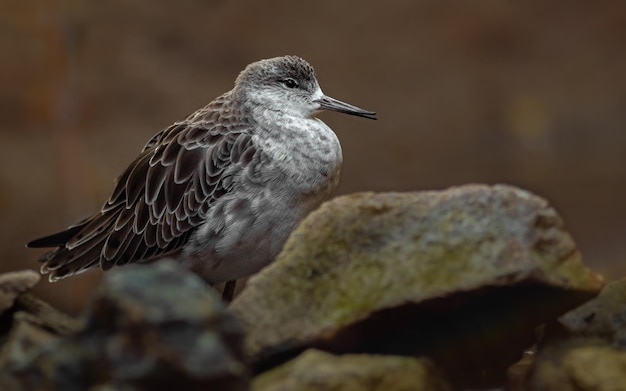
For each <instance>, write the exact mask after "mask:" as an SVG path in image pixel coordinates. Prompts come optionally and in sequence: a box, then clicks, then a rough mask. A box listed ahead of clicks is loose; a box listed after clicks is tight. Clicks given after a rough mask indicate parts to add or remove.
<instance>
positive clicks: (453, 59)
mask: <svg viewBox="0 0 626 391" xmlns="http://www.w3.org/2000/svg"><path fill="white" fill-rule="evenodd" d="M0 5H1V9H0V50H1V53H2V59H1V61H0V85H1V86H2V88H0V120H1V121H0V159H1V160H0V163H1V165H0V186H1V191H0V216H1V217H0V219H1V220H0V222H1V224H0V257H1V258H0V259H1V264H0V269H1V270H3V271H4V270H15V269H23V268H37V267H38V264H37V262H36V258H37V257H38V256H39V254H40V252H39V251H35V250H28V249H25V248H24V243H25V242H27V241H28V240H29V239H32V238H34V237H37V236H40V235H42V234H47V233H51V232H52V231H55V230H59V229H61V228H64V227H66V226H68V225H70V224H71V223H73V222H75V221H76V220H78V219H81V218H83V217H85V216H86V215H87V214H89V213H91V212H94V211H95V210H96V209H97V208H99V207H100V206H101V204H102V203H103V201H104V200H105V199H106V198H107V197H108V195H109V192H110V191H111V190H112V187H113V179H114V178H115V177H116V176H117V175H119V174H120V173H121V171H122V170H123V169H124V168H125V167H126V165H127V164H128V163H129V162H130V161H131V160H132V159H133V158H134V156H135V155H136V154H137V153H138V151H139V150H140V149H141V147H142V146H143V144H144V143H145V142H146V141H147V140H148V139H149V138H150V137H151V136H152V135H153V134H154V133H156V132H157V131H158V130H160V129H161V128H163V127H165V126H167V125H169V124H170V123H171V122H173V121H175V120H179V119H182V118H183V117H184V116H185V115H186V114H188V113H189V112H191V111H193V110H195V109H197V108H199V107H201V106H203V105H204V104H206V103H208V102H209V101H210V100H212V99H213V98H214V97H216V96H217V95H219V94H221V93H222V92H225V91H227V90H229V89H230V88H231V86H232V83H233V80H234V78H235V77H236V75H237V73H238V72H239V71H240V70H241V69H243V67H244V66H245V65H246V64H248V63H249V62H252V61H255V60H258V59H261V58H268V57H273V56H277V55H283V54H298V55H300V56H302V57H304V58H305V59H307V60H309V61H310V62H311V63H312V64H313V65H314V66H315V68H316V70H317V73H318V78H319V80H320V83H321V85H322V88H323V89H324V91H325V92H326V93H327V94H328V95H330V96H333V97H335V98H338V99H342V100H345V101H347V102H350V103H353V104H355V105H358V106H361V107H363V108H367V109H371V110H376V111H377V112H378V113H379V121H377V122H374V121H367V120H363V119H359V118H354V117H346V116H341V115H338V114H331V113H328V114H324V115H323V119H324V121H326V122H327V123H328V124H329V125H330V126H331V127H332V128H333V129H335V130H336V131H337V133H338V135H339V138H340V139H341V141H342V145H343V148H344V159H345V164H344V169H343V176H342V183H341V187H340V189H339V193H349V192H356V191H363V190H374V191H390V190H402V191H403V190H425V189H442V188H446V187H448V186H453V185H460V184H465V183H469V182H486V183H497V182H504V183H510V184H515V185H518V186H521V187H524V188H527V189H529V190H532V191H534V192H537V193H538V194H540V195H543V196H544V197H546V198H547V199H548V200H550V201H551V203H552V204H553V205H555V206H556V208H557V209H558V210H559V211H560V212H561V214H562V215H563V217H564V218H565V221H566V224H567V226H568V227H569V229H570V231H571V232H572V233H573V235H574V237H575V239H576V240H577V242H578V244H579V246H580V248H581V249H582V251H583V255H584V257H585V259H586V262H587V263H588V264H589V265H591V266H592V267H593V268H595V269H596V270H598V271H600V272H602V273H604V274H605V275H606V276H607V278H608V279H614V278H617V277H619V276H623V275H626V205H625V202H626V76H625V74H626V3H624V2H619V1H615V2H613V1H595V2H586V1H571V0H569V1H565V0H562V1H528V2H520V1H513V0H510V1H480V2H476V1H441V0H427V1H419V2H417V1H401V0H396V1H386V2H369V3H367V2H363V1H343V2H336V1H330V0H318V1H316V2H313V3H312V2H293V1H287V0H269V1H264V2H257V1H252V0H247V1H246V0H240V1H201V0H178V1H176V2H165V1H132V0H129V1H121V0H101V1H81V0H73V1H72V0H65V1H58V0H57V1H52V0H32V1H22V0H1V1H0ZM99 277H100V274H99V272H95V273H88V274H84V275H82V276H80V277H78V278H74V279H69V280H64V281H62V282H59V283H56V284H49V283H48V282H47V281H43V282H42V283H40V285H39V288H38V289H39V294H40V295H41V296H43V297H44V298H46V299H47V300H49V301H50V302H52V303H54V304H55V305H57V306H58V307H60V308H62V309H65V310H70V311H77V310H79V309H80V308H81V307H82V305H83V303H84V299H85V297H86V295H87V292H88V290H89V289H92V287H93V286H94V285H95V284H96V283H97V280H98V278H99Z"/></svg>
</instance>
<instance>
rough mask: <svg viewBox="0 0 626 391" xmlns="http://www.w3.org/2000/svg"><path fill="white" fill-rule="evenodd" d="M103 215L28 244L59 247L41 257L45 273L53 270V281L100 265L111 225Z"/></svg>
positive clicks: (34, 246)
mask: <svg viewBox="0 0 626 391" xmlns="http://www.w3.org/2000/svg"><path fill="white" fill-rule="evenodd" d="M99 217H100V218H99ZM101 217H102V216H101V215H100V216H99V215H96V216H93V217H91V218H88V219H86V220H83V221H81V222H80V223H78V224H77V225H74V226H72V227H70V228H68V229H66V230H64V231H61V232H57V233H55V234H52V235H48V236H45V237H42V238H39V239H35V240H33V241H31V242H29V243H28V244H26V246H27V247H30V248H46V247H57V248H56V249H54V250H52V251H49V252H47V253H45V254H44V255H42V256H41V258H39V262H41V264H42V265H41V273H42V274H48V273H49V274H50V276H49V280H50V281H51V282H52V281H56V280H59V279H62V278H65V277H69V276H72V275H75V274H79V273H82V272H84V271H86V270H87V269H89V268H91V267H93V266H96V265H98V264H99V263H100V254H101V252H102V247H103V246H104V244H105V242H106V239H107V235H106V231H107V230H106V228H107V227H106V225H107V223H109V224H110V222H109V221H107V220H106V219H105V221H102V219H101ZM103 223H104V224H103Z"/></svg>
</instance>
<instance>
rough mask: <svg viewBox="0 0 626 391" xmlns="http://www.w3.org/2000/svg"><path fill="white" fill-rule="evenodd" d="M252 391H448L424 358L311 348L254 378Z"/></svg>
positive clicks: (447, 387)
mask: <svg viewBox="0 0 626 391" xmlns="http://www.w3.org/2000/svg"><path fill="white" fill-rule="evenodd" d="M252 389H253V390H254V391H283V390H284V391H286V390H299V391H314V390H317V391H388V390H394V391H421V390H424V391H425V390H429V391H449V390H451V389H452V388H451V387H450V385H449V384H447V383H446V381H445V380H444V379H443V378H442V377H441V375H440V373H439V372H438V370H437V369H436V368H435V366H434V365H433V363H432V362H430V361H429V360H427V359H420V358H411V357H393V356H376V355H366V354H361V355H355V354H348V355H344V356H335V355H333V354H330V353H326V352H322V351H319V350H314V349H310V350H307V351H305V352H304V353H302V354H301V355H299V356H298V357H297V358H295V359H293V360H292V361H290V362H288V363H287V364H284V365H282V366H280V367H277V368H274V369H272V370H271V371H268V372H266V373H263V374H262V375H259V376H257V377H256V378H255V379H254V381H253V383H252Z"/></svg>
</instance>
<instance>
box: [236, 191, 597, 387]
mask: <svg viewBox="0 0 626 391" xmlns="http://www.w3.org/2000/svg"><path fill="white" fill-rule="evenodd" d="M601 287H602V280H601V278H600V277H599V276H597V275H595V274H593V273H591V272H590V271H589V270H588V269H586V268H585V267H584V266H583V264H582V262H581V257H580V253H579V252H578V250H577V248H576V246H575V244H574V242H573V240H572V238H571V237H570V235H569V234H568V233H567V232H566V231H565V229H564V228H563V222H562V220H561V218H560V217H559V216H558V214H557V213H556V212H555V211H554V209H552V208H551V207H550V206H549V205H548V203H547V202H546V201H545V200H544V199H542V198H539V197H537V196H534V195H532V194H531V193H529V192H526V191H523V190H520V189H517V188H514V187H510V186H503V185H498V186H483V185H470V186H463V187H458V188H452V189H449V190H446V191H437V192H435V191H432V192H419V193H383V194H374V193H362V194H353V195H349V196H343V197H339V198H336V199H334V200H332V201H330V202H328V203H326V204H324V205H323V206H322V207H321V208H320V209H319V210H317V211H315V212H313V213H312V214H311V215H309V216H308V217H307V218H306V219H305V221H303V222H302V223H301V224H300V226H299V227H298V228H297V229H296V231H295V232H294V233H293V234H292V235H291V237H290V238H289V240H288V241H287V243H286V244H285V247H284V249H283V251H282V253H281V254H280V255H279V256H278V258H277V260H276V261H275V262H274V263H273V264H271V265H270V266H268V267H267V268H265V269H264V270H262V271H261V272H260V273H259V274H257V275H256V276H254V277H252V278H251V279H250V280H249V283H248V286H247V288H246V289H244V291H243V292H242V293H241V295H240V296H239V297H238V298H236V299H235V300H234V302H233V303H232V304H231V306H230V309H231V310H232V311H233V312H234V313H235V314H236V315H237V316H238V317H239V318H240V319H241V320H242V321H243V323H244V324H245V326H246V328H247V331H248V334H247V337H246V342H245V345H246V346H245V349H246V352H247V354H248V356H249V357H251V359H252V361H253V364H254V366H255V369H256V371H262V370H264V369H267V368H270V367H272V366H275V365H277V364H279V363H281V362H283V361H284V360H286V359H288V358H289V357H293V356H295V355H297V354H298V353H299V352H301V351H302V350H304V349H306V348H310V347H313V348H319V349H323V350H327V351H331V352H336V353H350V352H370V353H384V354H400V355H415V356H421V355H427V356H430V357H432V358H433V359H434V360H435V362H436V363H437V364H438V365H439V366H440V367H441V368H443V369H444V370H446V371H447V373H449V374H454V377H455V379H456V380H457V383H458V384H457V385H459V384H460V386H468V387H470V386H472V387H476V386H483V385H484V384H494V383H499V384H503V383H504V382H505V381H506V368H507V367H508V366H509V365H510V364H512V363H513V362H515V361H516V360H517V359H519V357H520V356H521V354H522V351H523V350H524V348H526V347H528V346H531V345H532V344H533V342H534V341H535V335H534V332H533V330H534V329H535V327H536V326H537V325H538V324H540V323H542V322H544V321H546V320H547V319H553V318H556V317H557V316H558V315H560V314H562V313H564V312H565V311H567V310H568V309H570V308H572V307H574V306H576V305H578V304H580V303H581V302H583V301H585V300H588V299H589V298H591V297H593V296H594V295H595V294H597V292H598V291H599V290H600V288H601ZM460 386H459V387H460Z"/></svg>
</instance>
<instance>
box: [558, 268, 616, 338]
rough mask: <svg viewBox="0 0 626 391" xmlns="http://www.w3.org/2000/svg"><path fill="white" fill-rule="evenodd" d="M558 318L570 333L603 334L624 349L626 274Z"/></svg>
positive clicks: (581, 334) (579, 334)
mask: <svg viewBox="0 0 626 391" xmlns="http://www.w3.org/2000/svg"><path fill="white" fill-rule="evenodd" d="M559 321H560V323H561V324H562V325H563V326H564V327H565V329H566V330H567V331H568V332H569V333H571V334H573V335H577V336H593V337H600V338H604V339H606V340H607V341H610V342H612V343H613V344H614V346H615V347H617V348H619V349H622V350H626V278H623V279H621V280H619V281H615V282H612V283H610V284H608V285H607V286H606V287H604V289H602V291H601V292H600V294H599V295H598V297H596V298H594V299H592V300H590V301H588V302H586V303H585V304H583V305H581V306H580V307H578V308H576V309H574V310H572V311H570V312H568V313H567V314H565V315H563V316H562V317H561V318H560V319H559Z"/></svg>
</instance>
